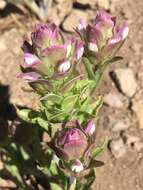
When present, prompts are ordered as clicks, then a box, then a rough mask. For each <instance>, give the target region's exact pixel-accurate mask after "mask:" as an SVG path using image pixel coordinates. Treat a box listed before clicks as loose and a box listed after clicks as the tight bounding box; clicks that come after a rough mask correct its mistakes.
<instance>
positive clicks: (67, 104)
mask: <svg viewBox="0 0 143 190" xmlns="http://www.w3.org/2000/svg"><path fill="white" fill-rule="evenodd" d="M77 98H78V97H77V95H72V96H67V97H66V98H65V99H64V100H63V102H62V106H61V109H62V110H63V111H64V112H69V111H71V110H72V109H73V107H74V105H75V103H76V101H77Z"/></svg>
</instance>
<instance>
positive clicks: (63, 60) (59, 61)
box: [18, 24, 83, 92]
mask: <svg viewBox="0 0 143 190" xmlns="http://www.w3.org/2000/svg"><path fill="white" fill-rule="evenodd" d="M35 29H36V30H35V31H34V32H32V34H31V40H32V44H30V43H29V42H27V41H25V42H24V44H23V47H22V48H23V51H24V58H23V61H22V63H21V67H22V71H23V73H20V74H19V75H18V77H19V78H22V79H24V80H26V81H27V82H29V84H30V85H31V86H32V87H33V88H34V89H36V90H37V91H40V92H41V91H43V90H46V91H49V90H50V87H51V86H52V84H51V81H52V80H54V79H57V78H63V77H65V76H67V74H69V73H70V70H72V65H73V64H75V63H76V62H78V61H79V60H80V58H81V57H82V54H83V43H82V42H81V41H79V40H77V39H76V38H68V39H66V40H65V39H63V37H62V35H61V32H60V30H59V28H58V27H57V26H56V25H55V24H42V25H41V24H40V25H37V26H36V28H35Z"/></svg>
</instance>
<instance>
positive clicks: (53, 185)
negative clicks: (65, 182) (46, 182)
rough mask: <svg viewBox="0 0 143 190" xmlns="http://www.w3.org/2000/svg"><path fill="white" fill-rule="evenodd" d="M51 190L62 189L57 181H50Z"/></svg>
mask: <svg viewBox="0 0 143 190" xmlns="http://www.w3.org/2000/svg"><path fill="white" fill-rule="evenodd" d="M50 187H51V190H63V188H61V187H60V186H59V185H58V184H57V183H53V182H51V183H50Z"/></svg>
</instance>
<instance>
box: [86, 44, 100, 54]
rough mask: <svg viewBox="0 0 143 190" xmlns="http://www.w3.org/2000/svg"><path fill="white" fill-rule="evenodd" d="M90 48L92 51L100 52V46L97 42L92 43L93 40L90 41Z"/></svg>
mask: <svg viewBox="0 0 143 190" xmlns="http://www.w3.org/2000/svg"><path fill="white" fill-rule="evenodd" d="M88 48H89V50H91V51H94V52H98V47H97V44H96V43H92V42H90V43H88Z"/></svg>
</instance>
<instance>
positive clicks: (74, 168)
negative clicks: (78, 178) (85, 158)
mask: <svg viewBox="0 0 143 190" xmlns="http://www.w3.org/2000/svg"><path fill="white" fill-rule="evenodd" d="M71 170H72V171H73V172H76V173H79V172H81V171H83V170H84V167H83V164H82V163H81V161H80V160H78V159H76V160H75V162H74V164H73V165H72V167H71Z"/></svg>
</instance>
